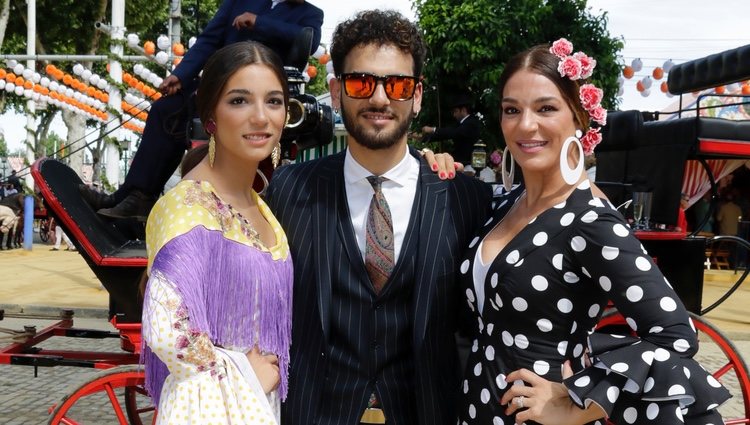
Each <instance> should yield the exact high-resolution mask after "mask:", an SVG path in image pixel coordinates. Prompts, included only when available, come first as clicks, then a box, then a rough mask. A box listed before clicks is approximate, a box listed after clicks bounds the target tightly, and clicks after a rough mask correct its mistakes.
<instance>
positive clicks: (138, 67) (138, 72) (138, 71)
mask: <svg viewBox="0 0 750 425" xmlns="http://www.w3.org/2000/svg"><path fill="white" fill-rule="evenodd" d="M133 72H134V73H135V74H136V75H141V72H143V65H142V64H140V63H137V64H135V66H133Z"/></svg>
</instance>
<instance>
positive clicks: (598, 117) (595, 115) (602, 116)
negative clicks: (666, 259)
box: [589, 106, 607, 126]
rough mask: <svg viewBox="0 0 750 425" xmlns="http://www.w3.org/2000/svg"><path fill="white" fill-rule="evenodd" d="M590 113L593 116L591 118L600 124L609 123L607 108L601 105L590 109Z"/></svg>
mask: <svg viewBox="0 0 750 425" xmlns="http://www.w3.org/2000/svg"><path fill="white" fill-rule="evenodd" d="M589 115H590V116H591V119H592V120H594V121H596V122H597V123H599V125H602V126H603V125H607V110H606V109H604V108H602V107H601V106H597V107H596V108H594V109H591V110H589Z"/></svg>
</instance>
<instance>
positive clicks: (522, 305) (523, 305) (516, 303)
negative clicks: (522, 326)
mask: <svg viewBox="0 0 750 425" xmlns="http://www.w3.org/2000/svg"><path fill="white" fill-rule="evenodd" d="M512 304H513V308H514V309H516V311H526V309H527V308H529V303H527V302H526V300H525V299H523V298H521V297H516V298H513V302H512Z"/></svg>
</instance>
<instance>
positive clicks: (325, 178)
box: [312, 154, 345, 342]
mask: <svg viewBox="0 0 750 425" xmlns="http://www.w3.org/2000/svg"><path fill="white" fill-rule="evenodd" d="M322 161H323V164H321V169H320V172H319V173H318V175H317V176H316V177H315V179H316V184H315V193H314V194H313V196H314V199H313V208H312V224H313V231H312V236H313V241H312V242H313V249H314V251H315V252H314V253H313V257H314V258H315V263H316V264H315V265H313V268H314V269H315V271H316V276H315V278H316V282H317V285H318V291H317V294H318V300H317V302H318V312H319V314H320V323H321V325H322V328H323V335H324V336H325V339H326V342H327V341H328V338H329V326H330V320H329V309H330V301H331V280H332V267H333V263H334V262H335V261H336V259H335V258H334V253H335V252H336V251H335V249H334V246H335V245H334V244H336V243H340V241H339V239H338V238H337V235H338V232H336V231H335V229H336V228H337V227H338V224H337V222H338V218H337V217H338V214H337V212H338V210H339V209H340V207H339V204H340V203H341V202H342V201H345V199H342V196H340V193H341V192H342V185H343V184H344V176H343V173H344V171H343V170H344V167H343V163H344V156H343V154H336V155H331V156H329V157H327V158H325V159H323V160H322Z"/></svg>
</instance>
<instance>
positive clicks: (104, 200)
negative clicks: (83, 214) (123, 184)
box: [78, 184, 117, 211]
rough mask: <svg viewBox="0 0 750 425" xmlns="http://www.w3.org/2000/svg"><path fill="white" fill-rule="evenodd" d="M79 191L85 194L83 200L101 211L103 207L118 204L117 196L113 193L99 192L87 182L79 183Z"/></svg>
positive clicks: (93, 208) (95, 209) (92, 207)
mask: <svg viewBox="0 0 750 425" xmlns="http://www.w3.org/2000/svg"><path fill="white" fill-rule="evenodd" d="M78 192H79V193H80V194H81V196H83V200H84V201H86V203H87V204H89V206H90V207H91V209H92V210H94V211H99V210H100V209H102V208H110V207H114V206H115V205H117V202H116V201H115V197H114V196H112V195H107V194H106V193H102V192H99V191H98V190H94V189H92V188H90V187H88V186H86V185H85V184H79V185H78Z"/></svg>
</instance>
